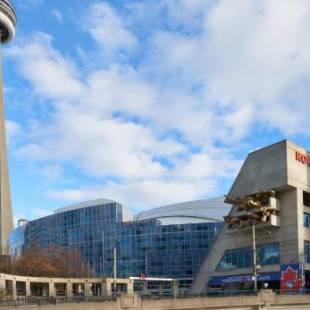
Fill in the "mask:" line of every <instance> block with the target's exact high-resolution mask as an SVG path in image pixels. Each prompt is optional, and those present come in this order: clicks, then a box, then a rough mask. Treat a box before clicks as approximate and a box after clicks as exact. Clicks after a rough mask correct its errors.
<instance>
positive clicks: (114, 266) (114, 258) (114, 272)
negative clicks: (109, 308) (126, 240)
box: [113, 246, 117, 293]
mask: <svg viewBox="0 0 310 310" xmlns="http://www.w3.org/2000/svg"><path fill="white" fill-rule="evenodd" d="M116 277H117V271H116V246H115V247H114V248H113V280H114V293H116Z"/></svg>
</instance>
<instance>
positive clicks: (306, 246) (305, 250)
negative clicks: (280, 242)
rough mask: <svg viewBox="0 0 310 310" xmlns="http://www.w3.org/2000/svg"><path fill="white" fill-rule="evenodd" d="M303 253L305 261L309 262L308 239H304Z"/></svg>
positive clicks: (309, 248)
mask: <svg viewBox="0 0 310 310" xmlns="http://www.w3.org/2000/svg"><path fill="white" fill-rule="evenodd" d="M304 253H305V254H304V255H305V263H306V264H309V263H310V241H307V240H305V244H304Z"/></svg>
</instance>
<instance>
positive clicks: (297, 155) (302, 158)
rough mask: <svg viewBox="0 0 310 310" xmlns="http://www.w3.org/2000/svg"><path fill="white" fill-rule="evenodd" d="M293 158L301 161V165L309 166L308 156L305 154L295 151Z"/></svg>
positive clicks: (309, 158)
mask: <svg viewBox="0 0 310 310" xmlns="http://www.w3.org/2000/svg"><path fill="white" fill-rule="evenodd" d="M295 159H296V160H297V161H299V162H300V163H302V164H303V165H307V166H308V167H310V156H307V155H305V154H302V153H300V152H298V151H296V153H295Z"/></svg>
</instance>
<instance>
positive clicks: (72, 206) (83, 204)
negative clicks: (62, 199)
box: [54, 198, 118, 214]
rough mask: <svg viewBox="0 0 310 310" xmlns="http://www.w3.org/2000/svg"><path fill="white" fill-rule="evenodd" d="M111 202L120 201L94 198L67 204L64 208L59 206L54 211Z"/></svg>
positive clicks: (58, 211)
mask: <svg viewBox="0 0 310 310" xmlns="http://www.w3.org/2000/svg"><path fill="white" fill-rule="evenodd" d="M109 203H118V202H117V201H115V200H110V199H105V198H100V199H94V200H88V201H84V202H80V203H76V204H73V205H70V206H66V207H63V208H59V209H57V210H55V211H54V213H55V214H56V213H61V212H66V211H72V210H76V209H82V208H88V207H94V206H100V205H106V204H109Z"/></svg>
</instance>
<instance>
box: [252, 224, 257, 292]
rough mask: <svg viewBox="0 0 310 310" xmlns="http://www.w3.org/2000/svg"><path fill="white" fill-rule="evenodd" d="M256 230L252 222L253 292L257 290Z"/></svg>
mask: <svg viewBox="0 0 310 310" xmlns="http://www.w3.org/2000/svg"><path fill="white" fill-rule="evenodd" d="M256 252H257V251H256V231H255V224H254V223H253V224H252V255H253V282H254V292H257V258H256Z"/></svg>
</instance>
